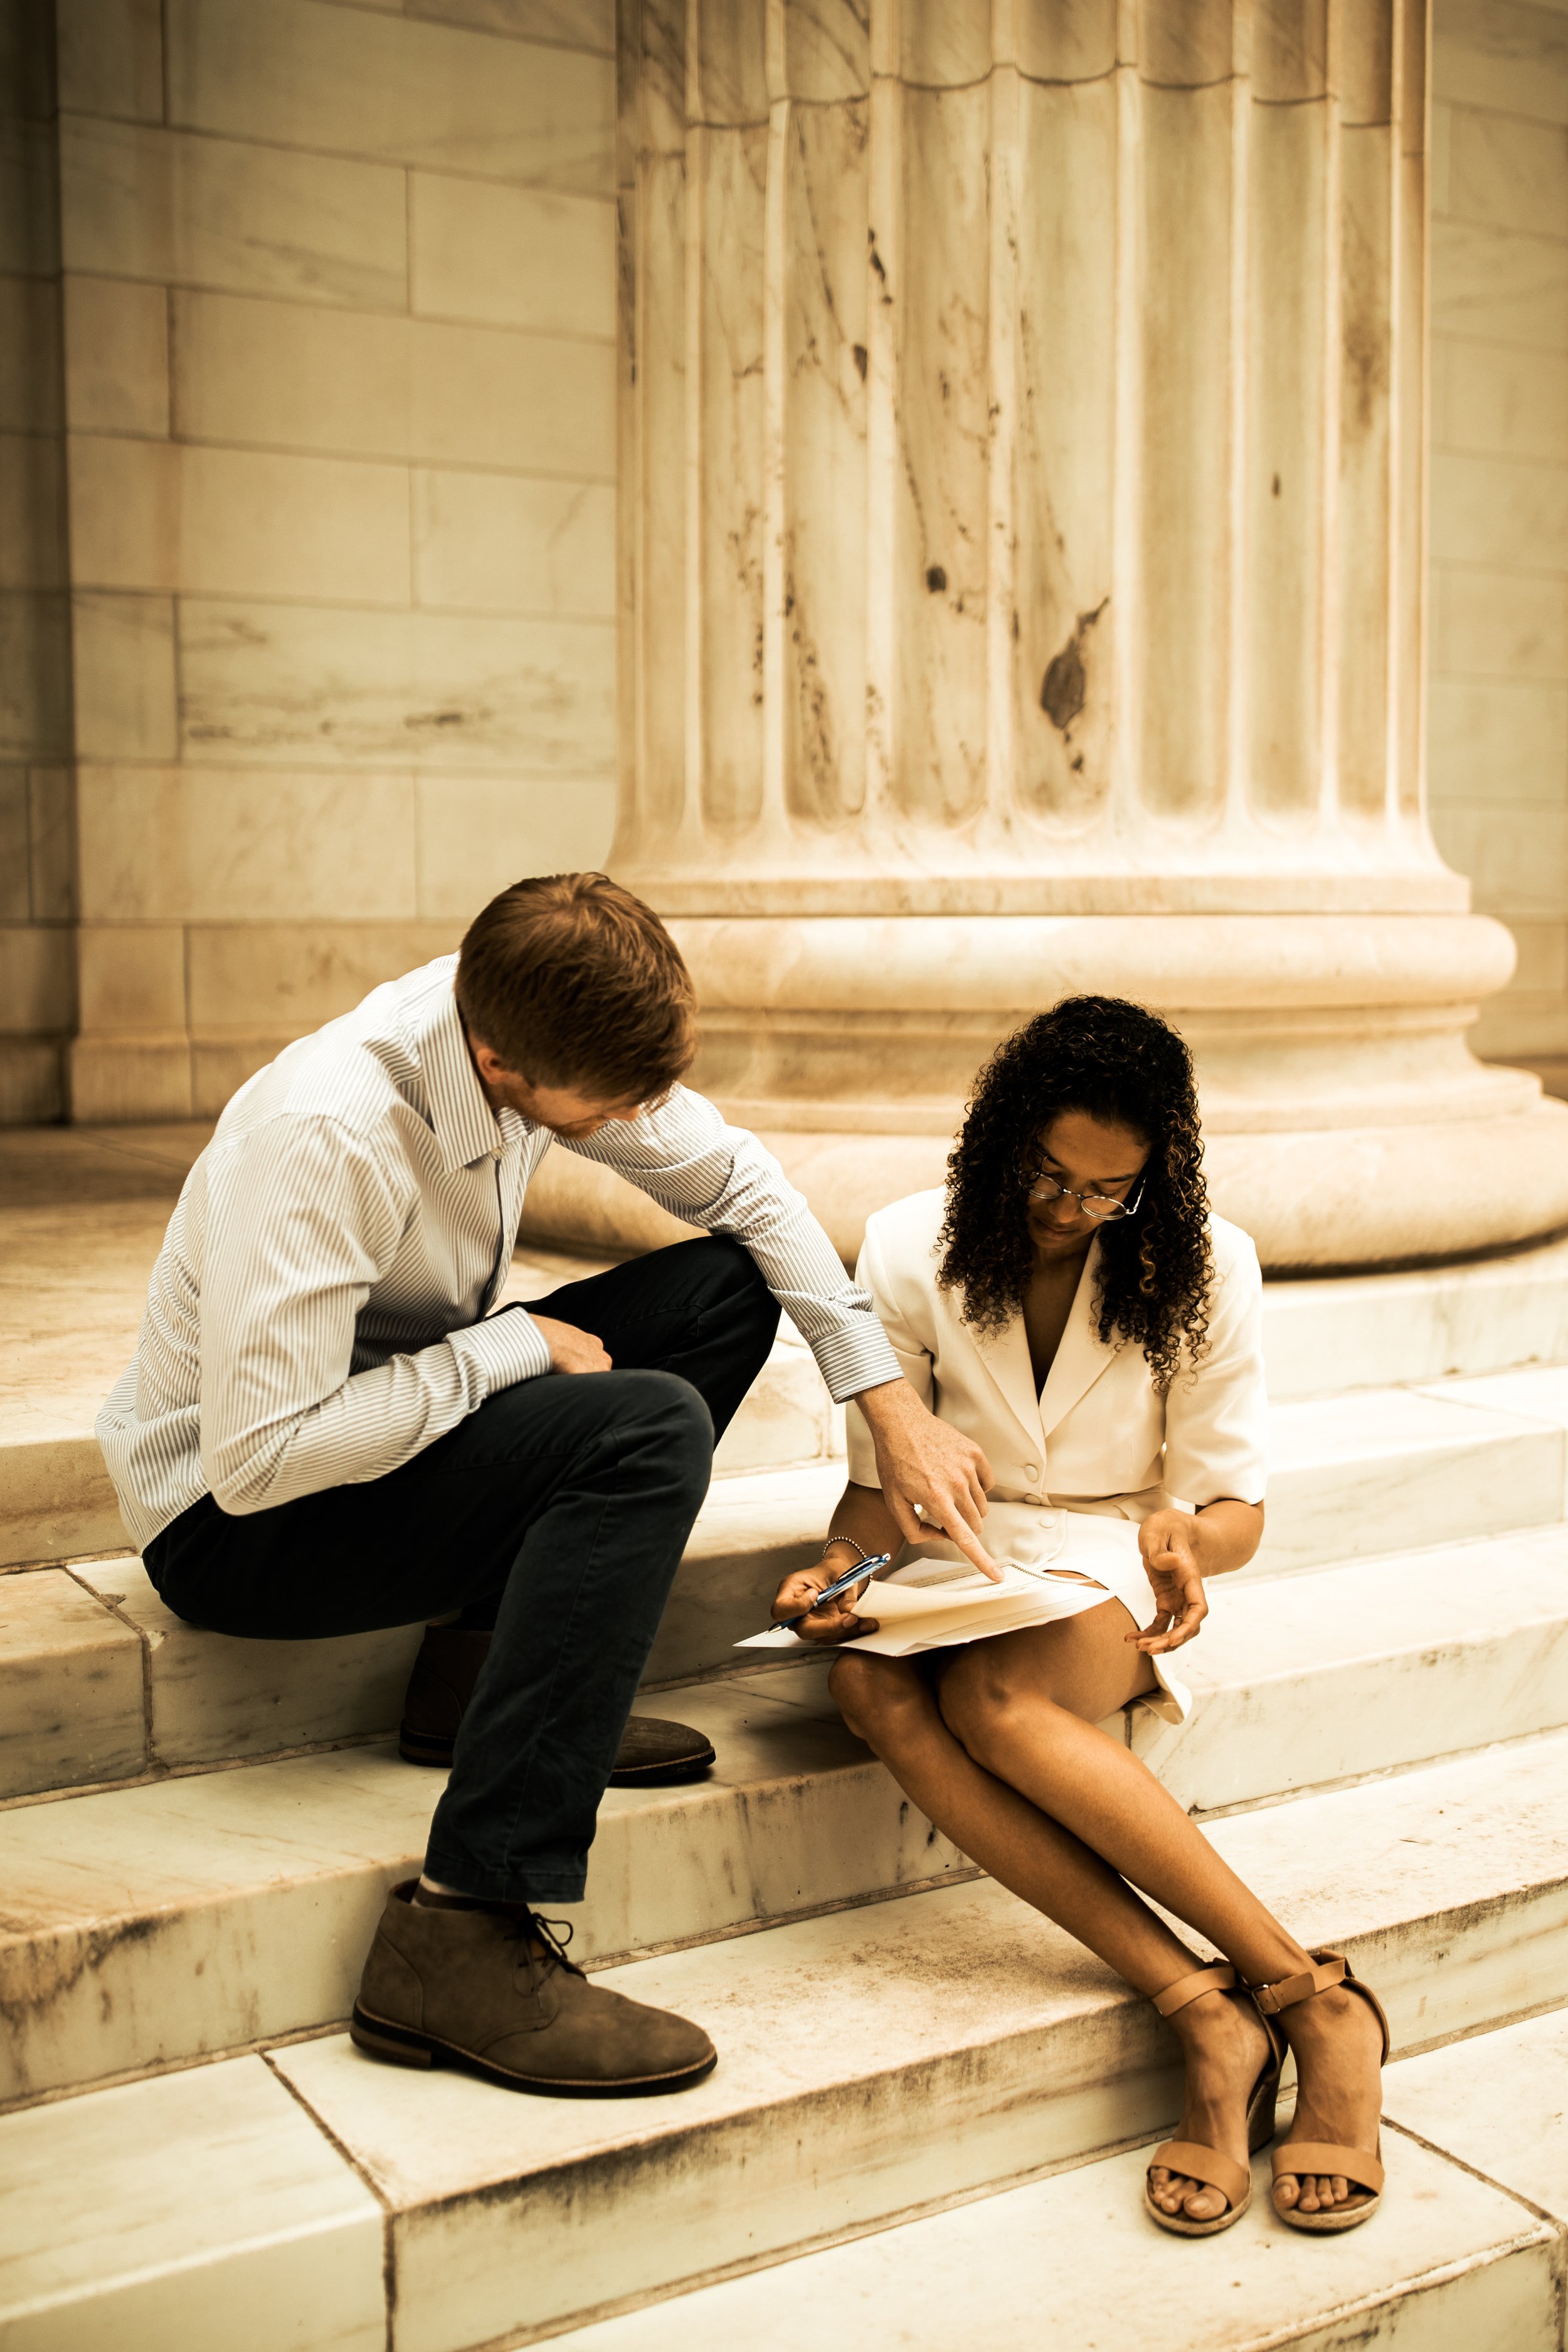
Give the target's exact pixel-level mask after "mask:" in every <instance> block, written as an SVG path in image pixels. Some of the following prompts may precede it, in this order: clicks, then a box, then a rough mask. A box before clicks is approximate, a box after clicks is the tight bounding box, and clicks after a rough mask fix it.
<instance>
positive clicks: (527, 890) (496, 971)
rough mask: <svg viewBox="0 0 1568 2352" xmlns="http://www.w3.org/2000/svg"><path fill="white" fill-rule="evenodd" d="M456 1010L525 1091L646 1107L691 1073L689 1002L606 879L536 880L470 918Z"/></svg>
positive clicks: (681, 971)
mask: <svg viewBox="0 0 1568 2352" xmlns="http://www.w3.org/2000/svg"><path fill="white" fill-rule="evenodd" d="M457 996H458V1011H459V1012H460V1013H461V1014H462V1016H463V1019H464V1021H465V1022H466V1024H468V1034H469V1035H470V1037H472V1038H473V1040H474V1042H475V1043H476V1044H477V1045H488V1046H489V1049H490V1051H491V1052H492V1053H493V1054H497V1055H500V1059H501V1061H502V1062H503V1063H504V1064H505V1065H506V1067H507V1068H508V1069H509V1070H515V1071H516V1072H517V1073H518V1075H519V1076H521V1077H524V1078H526V1079H527V1080H528V1081H529V1082H530V1084H531V1085H533V1086H544V1087H576V1088H578V1089H579V1090H580V1091H582V1092H584V1093H585V1094H589V1095H592V1096H594V1097H597V1098H598V1099H599V1100H601V1101H605V1102H616V1103H621V1102H634V1101H637V1102H650V1101H652V1100H654V1099H655V1098H656V1097H658V1096H659V1095H662V1094H664V1093H665V1092H666V1091H667V1090H668V1088H669V1087H672V1086H673V1085H674V1084H675V1082H676V1080H677V1079H678V1078H679V1077H681V1076H683V1075H684V1073H685V1072H686V1071H687V1070H688V1069H689V1067H690V1066H691V1059H692V1055H694V1054H695V1053H696V1050H697V1019H696V1014H697V995H696V991H695V990H694V989H693V987H692V985H691V975H690V973H689V971H687V969H686V966H685V964H684V963H683V962H682V961H681V960H680V950H679V948H678V947H677V946H676V944H675V941H674V940H672V939H671V938H670V936H669V933H668V931H667V930H666V929H665V928H664V925H663V924H662V923H661V922H660V921H659V919H658V916H657V915H656V914H655V913H654V911H653V909H652V908H651V907H645V906H644V905H643V902H642V900H641V899H640V898H634V897H633V896H632V894H631V892H630V891H629V890H624V889H623V888H622V887H621V886H620V884H619V883H618V882H612V881H611V880H610V877H609V876H608V875H607V874H536V875H531V876H530V877H529V878H528V879H527V880H526V881H522V882H514V883H513V884H512V886H511V887H510V890H503V891H502V892H501V894H500V898H492V899H491V900H490V903H489V906H488V907H486V908H483V910H482V911H481V912H480V913H479V914H478V915H476V916H475V918H474V919H473V921H472V922H471V923H470V924H469V926H468V931H467V933H466V935H465V937H464V940H463V945H462V950H461V952H460V954H459V955H458V979H457Z"/></svg>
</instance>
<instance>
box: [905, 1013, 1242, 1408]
mask: <svg viewBox="0 0 1568 2352" xmlns="http://www.w3.org/2000/svg"><path fill="white" fill-rule="evenodd" d="M1066 1110H1079V1111H1087V1112H1088V1114H1089V1117H1090V1118H1099V1119H1104V1120H1107V1121H1110V1122H1114V1124H1115V1125H1116V1126H1118V1127H1125V1128H1130V1129H1131V1130H1132V1132H1133V1133H1134V1134H1135V1135H1139V1136H1141V1137H1142V1138H1143V1139H1144V1140H1145V1141H1146V1142H1147V1143H1148V1145H1149V1147H1150V1150H1149V1158H1148V1161H1147V1163H1146V1166H1145V1169H1144V1173H1143V1190H1142V1197H1141V1201H1140V1205H1139V1208H1138V1211H1137V1213H1136V1214H1135V1215H1134V1216H1131V1217H1118V1218H1113V1219H1112V1220H1111V1221H1110V1223H1107V1224H1104V1225H1102V1226H1101V1227H1100V1280H1099V1294H1098V1306H1099V1316H1100V1339H1102V1340H1104V1341H1106V1342H1107V1343H1109V1342H1110V1339H1112V1338H1113V1337H1115V1336H1120V1337H1121V1338H1122V1339H1131V1340H1134V1341H1136V1343H1137V1344H1138V1346H1139V1347H1141V1348H1142V1350H1143V1353H1144V1355H1145V1356H1146V1357H1147V1358H1148V1360H1149V1363H1150V1365H1151V1367H1152V1370H1153V1375H1154V1385H1155V1387H1156V1389H1157V1390H1158V1391H1160V1393H1161V1394H1162V1395H1163V1394H1164V1393H1165V1392H1166V1391H1168V1390H1169V1388H1170V1386H1171V1382H1172V1381H1173V1379H1174V1378H1175V1376H1176V1372H1177V1369H1178V1367H1179V1365H1180V1362H1181V1360H1182V1358H1183V1356H1185V1358H1186V1360H1187V1362H1188V1364H1189V1365H1191V1364H1192V1363H1194V1361H1195V1360H1196V1359H1197V1358H1198V1356H1200V1355H1201V1354H1202V1352H1203V1349H1204V1347H1205V1341H1206V1337H1207V1332H1208V1319H1209V1318H1208V1309H1209V1289H1210V1284H1211V1282H1212V1279H1213V1261H1212V1258H1211V1255H1210V1251H1209V1237H1208V1192H1207V1189H1206V1187H1205V1183H1204V1172H1203V1138H1202V1135H1201V1133H1200V1131H1199V1127H1198V1103H1197V1089H1196V1087H1195V1085H1194V1079H1193V1060H1192V1055H1190V1054H1189V1053H1188V1051H1187V1049H1186V1046H1185V1045H1184V1043H1183V1042H1182V1040H1181V1038H1180V1037H1178V1036H1177V1034H1176V1033H1175V1031H1174V1030H1173V1028H1172V1027H1171V1025H1170V1024H1169V1023H1168V1022H1165V1021H1162V1020H1161V1019H1160V1016H1159V1014H1158V1013H1150V1012H1148V1011H1147V1010H1146V1009H1145V1008H1144V1007H1143V1006H1142V1004H1129V1003H1126V1002H1125V1001H1124V1000H1123V999H1122V998H1121V997H1117V996H1067V997H1064V998H1063V999H1062V1001H1061V1003H1059V1004H1057V1005H1053V1007H1052V1008H1051V1010H1050V1012H1049V1013H1037V1014H1036V1016H1035V1018H1034V1020H1032V1021H1026V1023H1025V1024H1024V1026H1023V1027H1022V1028H1021V1029H1016V1030H1015V1031H1014V1033H1013V1034H1012V1036H1011V1037H1009V1038H1007V1039H1006V1040H1005V1042H1004V1043H1003V1044H1002V1045H999V1046H998V1047H997V1049H996V1051H995V1053H994V1054H993V1055H992V1056H991V1059H990V1060H989V1061H988V1062H987V1063H986V1064H985V1066H984V1069H983V1070H982V1071H981V1072H980V1074H979V1076H977V1078H976V1079H975V1081H974V1088H973V1093H972V1094H971V1096H970V1099H969V1108H968V1110H967V1112H966V1113H965V1116H964V1121H963V1128H962V1129H961V1130H960V1132H959V1138H958V1141H957V1143H956V1144H955V1146H954V1147H953V1151H952V1158H951V1159H950V1160H948V1163H947V1215H946V1218H945V1220H944V1222H943V1224H942V1235H941V1241H940V1244H939V1246H940V1248H941V1250H942V1264H941V1266H940V1268H939V1271H938V1274H937V1280H938V1282H939V1284H940V1285H941V1286H942V1289H943V1290H951V1289H953V1288H957V1289H960V1290H962V1291H963V1310H962V1311H963V1320H964V1321H965V1322H966V1323H968V1324H970V1325H971V1326H972V1327H973V1328H974V1329H975V1330H976V1331H979V1332H983V1333H984V1332H994V1331H997V1330H1000V1329H1001V1328H1002V1326H1003V1325H1004V1324H1005V1323H1008V1322H1011V1320H1012V1318H1013V1317H1014V1316H1015V1315H1016V1314H1017V1313H1018V1312H1019V1310H1020V1308H1021V1307H1022V1306H1023V1304H1024V1299H1025V1296H1026V1292H1027V1290H1028V1286H1029V1277H1030V1276H1031V1274H1032V1273H1033V1271H1034V1258H1035V1252H1034V1244H1033V1243H1032V1242H1031V1241H1030V1239H1029V1229H1028V1224H1027V1222H1026V1219H1027V1202H1026V1188H1027V1181H1028V1179H1029V1177H1030V1176H1031V1175H1032V1174H1033V1172H1034V1171H1035V1170H1036V1169H1037V1167H1038V1165H1039V1154H1040V1139H1041V1137H1042V1135H1043V1134H1044V1132H1045V1130H1046V1129H1047V1127H1049V1125H1050V1123H1051V1121H1052V1120H1053V1119H1054V1118H1056V1117H1057V1116H1058V1113H1060V1112H1062V1111H1066Z"/></svg>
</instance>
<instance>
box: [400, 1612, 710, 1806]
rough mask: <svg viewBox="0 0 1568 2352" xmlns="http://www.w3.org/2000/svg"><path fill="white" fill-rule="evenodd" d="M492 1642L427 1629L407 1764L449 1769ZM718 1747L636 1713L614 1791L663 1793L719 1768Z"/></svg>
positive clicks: (484, 1636) (413, 1690) (686, 1729)
mask: <svg viewBox="0 0 1568 2352" xmlns="http://www.w3.org/2000/svg"><path fill="white" fill-rule="evenodd" d="M489 1648H490V1637H489V1633H484V1632H482V1631H479V1632H476V1631H473V1630H471V1629H470V1628H469V1627H468V1626H466V1625H427V1626H426V1629H425V1639H424V1641H423V1642H422V1643H420V1645H419V1655H418V1656H417V1657H416V1659H415V1661H414V1672H413V1674H412V1675H410V1676H409V1678H408V1691H407V1696H405V1699H404V1702H403V1722H402V1726H401V1727H400V1729H399V1731H398V1735H397V1748H398V1753H399V1754H400V1755H401V1756H402V1758H403V1759H404V1761H405V1763H407V1764H438V1765H448V1764H450V1762H451V1760H452V1744H453V1742H454V1740H455V1739H456V1738H457V1737H458V1725H459V1724H460V1723H461V1722H462V1720H463V1710H464V1708H465V1707H466V1706H468V1701H469V1700H470V1699H471V1698H472V1696H473V1695H474V1685H475V1684H476V1683H477V1682H478V1681H479V1669H480V1667H481V1666H482V1665H483V1664H484V1663H485V1660H486V1658H487V1657H488V1656H489ZM713 1760H714V1756H713V1743H712V1741H711V1740H710V1739H709V1738H707V1737H706V1735H705V1734H704V1733H702V1732H700V1731H694V1730H693V1729H692V1728H691V1726H690V1725H689V1724H687V1723H668V1722H667V1721H666V1720H665V1719H664V1718H663V1717H661V1716H657V1715H634V1716H633V1717H631V1719H630V1721H629V1722H628V1723H627V1725H626V1729H625V1731H623V1732H622V1734H621V1745H620V1749H619V1752H618V1753H617V1755H616V1769H615V1770H614V1771H613V1772H612V1773H611V1775H610V1786H611V1788H612V1789H647V1788H663V1787H665V1786H667V1785H668V1784H670V1783H673V1782H678V1781H681V1780H697V1779H699V1778H700V1776H701V1774H702V1773H704V1772H706V1771H707V1769H708V1768H709V1766H710V1764H711V1763H712V1762H713Z"/></svg>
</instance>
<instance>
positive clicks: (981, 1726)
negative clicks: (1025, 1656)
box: [937, 1642, 1059, 1764]
mask: <svg viewBox="0 0 1568 2352" xmlns="http://www.w3.org/2000/svg"><path fill="white" fill-rule="evenodd" d="M992 1646H993V1645H992V1644H991V1643H988V1642H978V1643H974V1644H973V1647H971V1648H969V1649H967V1650H965V1651H964V1653H963V1656H962V1657H960V1658H958V1659H956V1660H955V1661H954V1663H953V1664H952V1665H951V1666H950V1667H949V1668H948V1670H947V1672H946V1674H944V1675H943V1676H942V1687H941V1690H940V1691H939V1693H938V1696H937V1705H938V1706H939V1707H940V1708H941V1710H942V1721H943V1722H944V1723H945V1724H946V1726H947V1727H948V1729H949V1730H950V1731H951V1732H952V1736H953V1738H955V1739H956V1740H957V1741H958V1742H959V1744H960V1746H961V1747H963V1748H966V1749H967V1750H968V1752H969V1754H970V1755H971V1756H973V1759H974V1760H975V1762H976V1763H977V1764H984V1763H987V1762H989V1761H990V1759H992V1758H994V1757H995V1756H997V1755H999V1754H1000V1753H1002V1752H1003V1751H1004V1750H1005V1748H1007V1746H1008V1745H1009V1743H1010V1737H1011V1735H1012V1733H1013V1732H1014V1730H1015V1729H1016V1727H1017V1725H1018V1724H1019V1722H1020V1721H1021V1720H1022V1718H1023V1717H1025V1716H1027V1717H1029V1718H1030V1720H1031V1723H1032V1724H1033V1725H1034V1727H1037V1728H1041V1727H1044V1726H1045V1725H1046V1724H1047V1722H1048V1720H1049V1717H1050V1716H1051V1715H1052V1714H1053V1713H1054V1712H1055V1709H1056V1707H1057V1706H1058V1704H1059V1702H1058V1700H1057V1699H1056V1698H1055V1696H1054V1695H1053V1694H1052V1693H1051V1692H1050V1691H1049V1690H1048V1689H1046V1688H1042V1686H1041V1683H1040V1678H1039V1677H1038V1675H1030V1674H1027V1673H1026V1671H1025V1670H1024V1668H1023V1667H1022V1665H1021V1664H1019V1663H1018V1662H1017V1661H1016V1660H1013V1659H1011V1658H1008V1657H1007V1656H1005V1654H1004V1655H1002V1656H993V1657H987V1656H986V1655H985V1652H986V1651H987V1650H989V1649H990V1648H991V1647H992Z"/></svg>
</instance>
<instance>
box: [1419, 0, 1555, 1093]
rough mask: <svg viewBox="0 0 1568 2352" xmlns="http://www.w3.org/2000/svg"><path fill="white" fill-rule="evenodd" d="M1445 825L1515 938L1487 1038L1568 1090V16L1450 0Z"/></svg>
mask: <svg viewBox="0 0 1568 2352" xmlns="http://www.w3.org/2000/svg"><path fill="white" fill-rule="evenodd" d="M1435 32H1436V40H1435V45H1434V74H1433V90H1434V100H1435V103H1434V111H1433V141H1432V150H1433V168H1432V181H1433V186H1432V205H1433V232H1432V335H1433V341H1432V455H1431V486H1432V490H1431V495H1432V560H1433V578H1432V600H1431V601H1432V618H1431V648H1430V664H1431V667H1430V684H1429V705H1428V708H1429V725H1428V763H1429V771H1430V780H1431V813H1432V824H1433V829H1434V831H1435V833H1436V836H1437V841H1438V844H1439V846H1440V847H1441V849H1442V851H1443V854H1444V856H1446V857H1447V859H1448V860H1449V862H1450V864H1452V865H1454V866H1458V868H1459V870H1460V872H1461V873H1464V874H1468V875H1469V876H1470V877H1471V878H1472V880H1473V882H1474V885H1475V893H1476V904H1477V905H1478V906H1479V907H1481V908H1486V909H1487V910H1488V911H1489V912H1490V913H1492V914H1496V915H1500V916H1501V917H1502V918H1503V919H1504V920H1505V921H1506V922H1507V923H1508V925H1509V927H1510V929H1511V930H1512V932H1513V935H1514V937H1515V939H1516V940H1517V941H1518V943H1519V966H1518V970H1517V971H1516V974H1515V977H1514V981H1513V983H1512V985H1511V987H1510V988H1509V989H1508V990H1507V991H1506V992H1504V993H1503V994H1502V995H1500V996H1499V997H1496V998H1494V999H1493V1000H1492V1003H1490V1005H1489V1007H1488V1008H1487V1010H1486V1012H1485V1013H1483V1015H1482V1019H1481V1023H1480V1025H1479V1029H1478V1031H1477V1033H1476V1036H1475V1041H1474V1042H1475V1044H1476V1046H1477V1049H1478V1051H1479V1052H1481V1053H1483V1054H1487V1055H1493V1056H1495V1057H1497V1058H1499V1059H1501V1060H1506V1061H1510V1062H1514V1063H1521V1064H1524V1065H1526V1066H1530V1067H1531V1068H1533V1069H1536V1070H1538V1071H1539V1072H1540V1073H1541V1074H1542V1076H1543V1077H1544V1078H1545V1079H1546V1082H1547V1083H1548V1085H1549V1086H1551V1087H1552V1088H1553V1090H1554V1091H1555V1092H1558V1093H1563V1092H1565V1091H1568V11H1565V10H1564V9H1563V7H1562V6H1560V5H1559V6H1540V5H1534V6H1531V5H1519V0H1436V26H1435Z"/></svg>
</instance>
